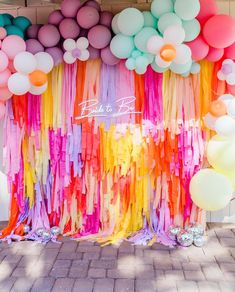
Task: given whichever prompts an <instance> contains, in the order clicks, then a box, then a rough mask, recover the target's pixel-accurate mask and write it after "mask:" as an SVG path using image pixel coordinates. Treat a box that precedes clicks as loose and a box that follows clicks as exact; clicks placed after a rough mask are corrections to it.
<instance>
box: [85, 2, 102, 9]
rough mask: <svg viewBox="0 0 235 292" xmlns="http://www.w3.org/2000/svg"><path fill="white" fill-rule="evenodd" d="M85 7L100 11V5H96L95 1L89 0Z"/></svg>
mask: <svg viewBox="0 0 235 292" xmlns="http://www.w3.org/2000/svg"><path fill="white" fill-rule="evenodd" d="M85 6H89V7H93V8H95V9H96V10H97V11H100V4H99V3H97V2H96V1H93V0H89V1H87V2H86V3H85Z"/></svg>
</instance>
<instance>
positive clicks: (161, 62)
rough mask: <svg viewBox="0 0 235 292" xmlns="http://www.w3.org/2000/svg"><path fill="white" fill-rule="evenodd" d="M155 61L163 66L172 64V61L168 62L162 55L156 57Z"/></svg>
mask: <svg viewBox="0 0 235 292" xmlns="http://www.w3.org/2000/svg"><path fill="white" fill-rule="evenodd" d="M155 62H156V64H157V65H158V66H159V67H161V68H167V67H169V66H170V64H171V62H166V61H164V60H162V58H161V57H160V56H156V57H155Z"/></svg>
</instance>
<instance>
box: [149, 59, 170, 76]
mask: <svg viewBox="0 0 235 292" xmlns="http://www.w3.org/2000/svg"><path fill="white" fill-rule="evenodd" d="M151 67H152V69H153V71H155V72H157V73H164V72H165V71H166V70H168V68H162V67H159V66H158V65H157V64H156V62H155V60H154V61H153V63H152V64H151Z"/></svg>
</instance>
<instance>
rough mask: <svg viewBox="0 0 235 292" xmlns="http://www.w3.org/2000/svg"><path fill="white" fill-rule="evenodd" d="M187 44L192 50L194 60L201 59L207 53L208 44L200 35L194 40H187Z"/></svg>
mask: <svg viewBox="0 0 235 292" xmlns="http://www.w3.org/2000/svg"><path fill="white" fill-rule="evenodd" d="M187 45H188V46H189V47H190V49H191V51H192V59H193V60H194V61H200V60H203V59H204V58H205V57H206V56H207V55H208V52H209V46H208V44H207V43H206V42H205V41H204V39H203V38H202V37H201V36H200V35H199V36H198V37H197V38H196V39H195V40H193V41H191V42H188V43H187Z"/></svg>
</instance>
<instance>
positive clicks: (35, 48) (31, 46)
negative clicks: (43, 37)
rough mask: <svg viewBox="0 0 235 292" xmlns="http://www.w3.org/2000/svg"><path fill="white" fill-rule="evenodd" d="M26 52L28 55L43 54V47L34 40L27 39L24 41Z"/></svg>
mask: <svg viewBox="0 0 235 292" xmlns="http://www.w3.org/2000/svg"><path fill="white" fill-rule="evenodd" d="M26 50H27V52H29V53H32V54H33V55H35V54H37V53H40V52H44V47H43V45H42V44H41V43H40V42H39V41H38V40H35V39H29V40H27V41H26Z"/></svg>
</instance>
